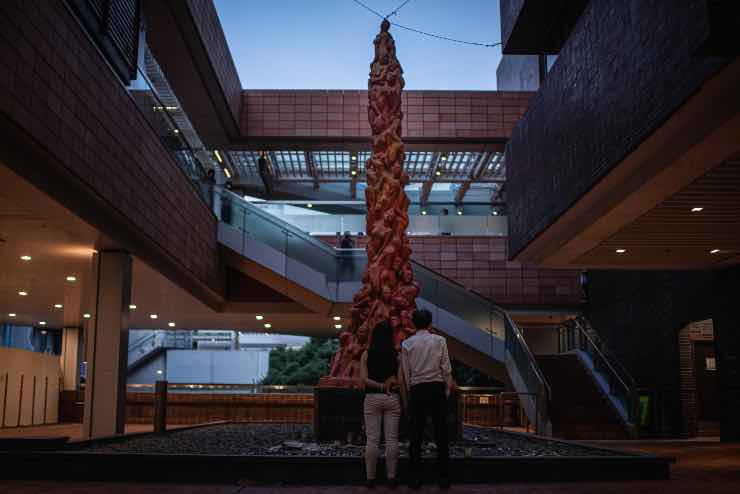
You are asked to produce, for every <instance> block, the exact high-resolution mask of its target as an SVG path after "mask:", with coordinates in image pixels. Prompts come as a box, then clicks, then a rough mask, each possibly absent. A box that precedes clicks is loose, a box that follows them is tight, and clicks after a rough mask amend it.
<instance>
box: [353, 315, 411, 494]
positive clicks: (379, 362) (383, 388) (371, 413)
mask: <svg viewBox="0 0 740 494" xmlns="http://www.w3.org/2000/svg"><path fill="white" fill-rule="evenodd" d="M360 377H361V379H362V381H363V383H364V385H365V433H366V436H367V445H366V447H365V469H366V471H367V483H366V485H367V487H370V488H372V487H374V486H375V469H376V465H377V462H378V454H379V445H380V427H381V421H382V422H383V426H384V427H383V430H384V431H385V462H386V470H387V473H388V484H389V485H390V486H391V487H395V486H396V468H397V466H398V423H399V421H400V419H401V397H400V396H399V389H402V388H403V386H402V384H403V383H402V382H401V379H402V377H403V376H402V373H401V372H400V371H399V365H398V352H397V351H396V348H395V345H394V342H393V328H392V327H391V325H390V323H389V322H388V321H382V322H380V323H378V324H377V325H376V326H375V329H374V330H373V333H372V339H371V341H370V347H369V348H368V349H367V351H366V352H365V353H364V354H363V355H362V360H361V362H360Z"/></svg>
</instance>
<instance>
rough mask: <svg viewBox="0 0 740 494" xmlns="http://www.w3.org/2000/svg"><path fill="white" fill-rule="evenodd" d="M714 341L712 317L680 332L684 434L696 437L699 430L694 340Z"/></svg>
mask: <svg viewBox="0 0 740 494" xmlns="http://www.w3.org/2000/svg"><path fill="white" fill-rule="evenodd" d="M696 341H714V327H713V324H712V320H711V319H706V320H704V321H697V322H692V323H691V324H689V325H687V326H686V327H685V328H683V329H682V330H681V331H680V332H679V333H678V351H679V356H680V357H679V358H680V369H681V410H682V412H683V427H684V429H683V430H682V431H681V433H682V435H684V436H686V437H694V436H696V435H697V434H698V432H699V423H698V420H697V416H696V415H697V414H696V376H695V375H694V342H696Z"/></svg>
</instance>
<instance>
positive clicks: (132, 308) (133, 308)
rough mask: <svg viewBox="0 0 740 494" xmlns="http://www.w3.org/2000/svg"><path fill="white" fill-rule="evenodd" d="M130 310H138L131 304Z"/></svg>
mask: <svg viewBox="0 0 740 494" xmlns="http://www.w3.org/2000/svg"><path fill="white" fill-rule="evenodd" d="M128 308H129V309H131V310H136V304H129V306H128Z"/></svg>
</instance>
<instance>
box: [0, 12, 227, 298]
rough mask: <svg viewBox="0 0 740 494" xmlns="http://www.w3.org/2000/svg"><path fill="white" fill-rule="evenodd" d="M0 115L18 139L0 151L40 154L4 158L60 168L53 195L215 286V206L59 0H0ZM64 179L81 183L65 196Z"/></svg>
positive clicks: (38, 169)
mask: <svg viewBox="0 0 740 494" xmlns="http://www.w3.org/2000/svg"><path fill="white" fill-rule="evenodd" d="M0 122H1V123H2V124H3V127H2V128H3V129H4V130H5V132H6V133H7V132H14V133H16V134H17V135H18V136H22V139H23V142H22V143H21V142H20V139H21V137H19V138H17V139H15V140H13V141H12V142H10V143H9V144H8V146H6V149H5V150H4V151H7V152H9V153H10V152H11V150H10V149H9V148H11V147H14V146H15V147H19V148H20V147H22V146H23V145H25V146H26V147H25V148H24V149H21V151H20V152H21V154H24V153H25V154H28V153H27V150H28V149H29V146H32V147H34V149H39V150H40V151H39V152H42V153H43V156H44V157H45V159H44V160H36V161H31V160H29V161H28V162H27V163H21V162H19V161H18V160H16V162H15V163H9V166H11V167H12V168H14V169H15V170H16V171H17V172H18V173H19V174H21V175H22V176H24V177H25V178H27V179H28V180H29V181H31V182H34V183H37V184H38V183H39V181H41V180H47V181H54V180H56V181H60V180H62V178H57V177H63V179H64V180H68V181H69V182H68V183H67V182H65V183H64V184H54V187H56V189H54V190H62V192H60V193H58V194H57V196H56V197H54V198H55V199H56V200H58V201H59V202H60V203H62V204H64V205H65V206H67V207H70V208H71V209H73V208H72V207H71V206H70V205H69V204H70V203H71V202H74V201H77V202H76V204H77V205H79V204H81V203H83V202H86V204H87V205H86V206H85V207H83V208H82V209H85V210H86V211H87V217H86V216H85V214H84V212H83V214H82V216H83V219H85V220H86V221H88V222H89V223H91V224H93V225H95V226H97V227H98V228H99V229H100V230H101V231H102V232H103V233H104V234H106V235H108V236H109V237H110V238H112V239H113V240H116V241H118V242H120V243H121V244H122V245H124V246H126V247H127V248H128V246H139V247H140V249H139V250H140V251H139V252H137V251H136V249H135V248H134V249H132V252H133V253H134V254H136V255H139V256H141V257H142V258H143V259H144V260H146V261H147V262H151V260H152V258H151V257H149V258H148V257H147V256H149V255H155V254H151V251H152V250H155V251H157V252H158V256H159V259H166V260H167V262H168V263H171V265H173V266H175V267H174V271H177V273H178V274H177V276H180V277H189V278H194V279H196V280H199V282H200V283H203V284H205V285H206V286H207V287H209V288H210V289H211V290H215V291H220V285H221V283H222V280H221V279H220V272H219V264H218V255H217V254H218V253H217V244H216V219H215V217H214V215H213V214H212V213H211V212H210V210H209V208H208V207H207V206H206V204H205V203H204V202H203V201H202V200H201V199H200V198H199V197H198V195H197V193H196V191H195V189H194V188H193V186H192V185H191V183H190V181H189V179H188V178H187V177H186V176H185V174H184V173H183V172H182V171H181V169H180V167H179V165H178V164H177V163H176V162H175V161H174V160H173V159H172V158H171V156H170V154H169V153H168V151H167V150H166V149H165V148H164V147H163V145H162V143H161V142H160V140H159V138H158V137H157V136H156V135H155V133H154V132H153V130H152V128H151V127H150V126H149V124H148V123H147V121H146V120H145V118H144V116H143V115H142V114H141V113H140V112H139V110H138V109H137V107H136V105H135V103H134V101H133V100H132V99H131V98H130V97H129V95H128V94H127V91H126V89H125V88H124V87H123V86H122V84H121V83H120V82H119V81H118V80H117V79H116V77H115V76H114V74H113V72H112V71H111V69H110V68H109V67H108V66H107V65H106V63H105V61H104V60H103V58H102V57H101V55H100V54H99V52H98V51H97V50H96V49H95V47H94V46H93V44H92V43H91V42H90V40H89V39H88V38H87V37H86V35H85V33H84V32H83V30H82V28H81V27H80V25H79V24H78V22H77V21H76V20H75V18H74V17H73V16H72V14H71V13H70V11H69V10H68V9H67V8H66V7H65V3H64V2H57V1H53V2H50V1H44V0H23V1H20V0H6V1H3V2H0ZM6 127H7V128H6ZM31 143H32V144H31ZM16 154H17V153H16ZM39 177H41V178H40V179H39ZM68 185H69V186H68ZM71 187H76V188H81V189H83V190H84V192H85V193H84V194H77V197H74V198H70V197H69V195H70V193H69V192H67V193H66V194H65V192H64V189H65V188H66V189H70V188H71ZM52 188H53V187H52ZM52 196H54V193H53V192H52ZM83 196H84V197H83ZM111 219H115V220H116V222H113V221H112V220H111ZM112 223H115V224H112ZM106 228H107V230H106ZM141 246H146V247H141ZM170 267H172V266H170Z"/></svg>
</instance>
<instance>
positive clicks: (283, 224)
mask: <svg viewBox="0 0 740 494" xmlns="http://www.w3.org/2000/svg"><path fill="white" fill-rule="evenodd" d="M223 192H224V193H227V194H229V195H232V196H234V197H233V198H232V199H231V200H232V201H233V203H234V204H237V205H239V206H240V207H243V208H244V210H245V211H249V212H250V213H253V214H255V215H257V216H259V217H260V218H262V219H264V220H265V221H268V222H270V223H271V224H273V225H275V226H277V227H278V228H281V229H283V230H285V231H286V232H287V233H290V234H292V235H295V236H297V237H299V238H301V239H303V240H305V241H307V242H309V243H311V244H313V245H314V246H316V247H319V248H320V249H321V250H322V251H324V252H325V253H326V254H328V255H331V256H333V257H334V258H337V257H339V256H338V254H337V250H340V249H336V248H334V247H332V246H331V245H329V244H327V243H326V242H323V241H321V240H319V239H317V238H316V237H313V236H312V235H309V234H308V233H306V232H304V231H303V230H301V229H300V228H298V227H296V226H295V225H292V224H290V223H288V222H287V221H285V220H283V219H281V218H277V217H276V216H274V215H272V214H270V213H267V212H265V211H262V210H261V209H260V208H258V207H257V206H255V205H253V204H251V203H250V202H249V201H245V200H244V199H243V198H241V197H240V196H238V195H237V194H235V193H233V192H232V191H230V190H228V189H223ZM352 252H353V256H354V255H356V256H357V257H362V254H361V253H362V252H363V251H362V250H361V249H352ZM411 263H412V265H413V266H414V268H415V269H419V270H421V271H426V272H427V273H429V274H431V275H432V276H433V277H435V278H437V279H438V280H439V281H440V282H442V283H443V284H446V285H447V286H448V287H450V288H453V287H454V288H453V289H456V290H458V291H463V292H465V294H466V295H469V296H473V297H475V298H476V299H478V300H479V301H480V302H482V303H483V304H484V305H486V306H488V307H489V308H490V310H491V312H493V313H495V314H497V315H499V316H501V317H503V318H505V319H506V320H507V321H508V323H509V325H510V326H511V327H512V329H513V330H514V335H515V336H516V338H517V343H518V344H519V345H520V346H521V347H523V348H524V351H525V352H526V354H527V357H528V360H529V363H530V367H531V368H532V370H533V371H534V373H535V376H536V377H537V380H538V381H540V382H541V383H542V386H543V388H544V389H545V392H546V393H547V396H548V397H550V396H551V389H550V385H549V383H548V382H547V379H545V376H544V375H543V374H542V371H541V370H540V369H539V366H538V365H537V361H536V360H535V359H534V355H532V352H531V350H530V349H529V346H528V345H527V344H526V342H525V340H524V337H523V336H522V333H521V331H520V330H519V326H517V324H516V323H515V322H514V321H513V320H512V319H511V317H510V316H509V314H508V313H507V312H506V311H505V310H504V309H502V308H501V307H499V306H498V305H496V304H495V303H494V302H492V301H491V300H490V299H488V298H486V297H484V296H482V295H480V294H479V293H476V292H474V291H472V290H469V289H468V288H466V287H465V286H464V285H462V284H460V283H458V282H457V281H455V280H452V279H450V278H448V277H447V276H444V275H443V274H441V273H438V272H437V271H434V270H433V269H430V268H428V267H426V266H423V265H422V264H420V263H419V262H417V261H414V260H411Z"/></svg>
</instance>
